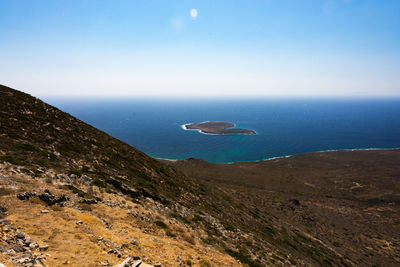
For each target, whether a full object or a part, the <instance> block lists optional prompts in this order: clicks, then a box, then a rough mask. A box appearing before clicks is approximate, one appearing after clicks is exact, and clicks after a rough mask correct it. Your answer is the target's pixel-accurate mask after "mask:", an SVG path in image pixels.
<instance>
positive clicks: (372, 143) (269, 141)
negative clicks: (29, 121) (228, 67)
mask: <svg viewBox="0 0 400 267" xmlns="http://www.w3.org/2000/svg"><path fill="white" fill-rule="evenodd" d="M46 101H47V102H49V103H50V104H52V105H54V106H56V107H58V108H60V109H62V110H64V111H66V112H68V113H70V114H71V115H73V116H76V117H77V118H79V119H81V120H83V121H85V122H87V123H89V124H91V125H93V126H94V127H96V128H99V129H101V130H103V131H105V132H107V133H108V134H110V135H112V136H114V137H116V138H118V139H120V140H122V141H125V142H127V143H128V144H130V145H132V146H134V147H136V148H138V149H140V150H142V151H144V152H145V153H147V154H148V155H150V156H152V157H157V158H166V159H185V158H188V157H195V158H202V159H204V160H207V161H210V162H215V163H228V162H237V161H254V160H262V159H268V158H273V157H280V156H286V155H294V154H300V153H305V152H314V151H323V150H337V149H339V150H340V149H357V148H360V149H364V148H394V147H400V99H379V100H371V99H358V100H357V99H336V100H328V99H259V100H254V99H253V100H251V99H244V100H237V99H236V100H233V99H231V100H217V99H213V100H210V99H209V100H206V99H202V100H150V99H108V100H107V99H57V98H49V99H46ZM202 121H228V122H232V123H235V124H236V126H237V127H241V128H248V129H252V130H255V131H256V132H257V135H205V134H201V133H199V132H197V131H185V130H183V129H182V127H181V126H182V125H183V124H185V123H189V122H202Z"/></svg>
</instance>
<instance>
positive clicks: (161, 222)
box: [154, 221, 168, 229]
mask: <svg viewBox="0 0 400 267" xmlns="http://www.w3.org/2000/svg"><path fill="white" fill-rule="evenodd" d="M154 223H155V224H156V225H157V226H158V227H160V228H163V229H167V228H168V225H166V224H165V223H164V222H163V221H155V222H154Z"/></svg>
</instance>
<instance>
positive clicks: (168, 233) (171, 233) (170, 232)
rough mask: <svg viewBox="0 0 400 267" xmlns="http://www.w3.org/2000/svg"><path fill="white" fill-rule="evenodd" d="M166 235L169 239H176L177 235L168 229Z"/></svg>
mask: <svg viewBox="0 0 400 267" xmlns="http://www.w3.org/2000/svg"><path fill="white" fill-rule="evenodd" d="M165 234H166V235H167V236H169V237H174V238H175V237H176V234H175V233H174V232H172V230H171V229H167V230H166V231H165Z"/></svg>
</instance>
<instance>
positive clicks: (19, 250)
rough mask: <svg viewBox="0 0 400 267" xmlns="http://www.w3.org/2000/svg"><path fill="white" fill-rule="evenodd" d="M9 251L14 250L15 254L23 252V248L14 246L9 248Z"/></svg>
mask: <svg viewBox="0 0 400 267" xmlns="http://www.w3.org/2000/svg"><path fill="white" fill-rule="evenodd" d="M11 249H12V250H14V251H15V252H17V253H19V252H24V248H22V247H20V246H19V245H14V246H12V247H11Z"/></svg>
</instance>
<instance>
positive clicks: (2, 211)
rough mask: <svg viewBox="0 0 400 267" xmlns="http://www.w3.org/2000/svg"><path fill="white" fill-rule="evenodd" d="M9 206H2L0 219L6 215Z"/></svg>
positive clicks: (0, 207)
mask: <svg viewBox="0 0 400 267" xmlns="http://www.w3.org/2000/svg"><path fill="white" fill-rule="evenodd" d="M6 212H7V208H5V207H3V206H0V219H3V218H4V217H6Z"/></svg>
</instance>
